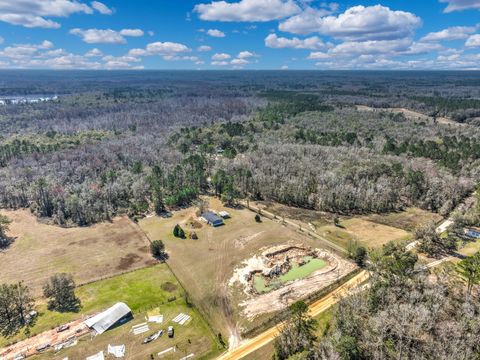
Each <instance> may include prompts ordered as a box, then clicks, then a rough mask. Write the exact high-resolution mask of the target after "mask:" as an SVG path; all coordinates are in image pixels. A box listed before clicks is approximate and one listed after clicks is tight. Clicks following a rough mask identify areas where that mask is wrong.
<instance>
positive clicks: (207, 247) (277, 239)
mask: <svg viewBox="0 0 480 360" xmlns="http://www.w3.org/2000/svg"><path fill="white" fill-rule="evenodd" d="M209 202H210V208H212V209H214V210H216V211H220V210H226V211H228V212H229V213H230V214H231V218H230V219H227V220H226V222H225V225H224V226H221V227H218V228H213V227H211V226H209V225H207V224H205V223H202V224H199V223H194V224H193V225H194V229H193V228H192V227H191V223H192V219H194V218H195V211H194V209H192V208H189V209H184V210H180V211H177V212H175V213H173V216H172V217H171V218H161V217H151V218H147V219H143V220H141V221H140V222H139V225H140V227H141V228H142V229H143V230H144V231H145V232H146V233H147V235H148V236H149V238H150V239H151V240H155V239H161V240H163V241H164V242H165V245H166V249H167V251H168V253H169V255H170V258H169V260H168V264H169V265H170V267H171V268H172V270H173V272H174V273H175V275H176V276H177V278H178V279H179V280H180V282H181V283H182V284H183V286H184V287H185V288H186V289H187V290H188V292H189V293H190V295H191V296H192V299H193V300H194V303H195V304H196V305H197V306H198V307H199V308H200V309H201V311H202V312H203V313H204V314H205V315H206V317H207V318H208V319H209V320H210V323H211V324H212V326H213V327H214V329H215V332H221V333H222V334H223V336H224V338H228V336H230V335H231V334H234V333H235V332H239V331H240V329H239V327H241V326H248V324H246V322H247V320H246V319H245V317H243V316H242V315H241V314H240V308H239V306H238V304H239V302H240V301H241V299H242V295H243V293H241V292H235V291H231V288H230V287H229V286H228V282H229V280H230V278H231V277H232V275H233V270H234V269H235V268H236V267H238V266H240V265H241V263H242V262H243V261H244V260H246V259H248V258H250V257H251V256H252V255H254V254H258V253H260V252H261V249H265V248H266V247H271V246H274V245H280V244H287V243H292V244H305V245H308V246H312V247H321V245H320V244H319V242H318V241H316V240H313V239H310V238H307V237H305V236H304V235H303V234H301V233H299V232H296V231H294V230H292V229H291V228H290V227H287V226H284V225H281V224H279V223H278V222H275V221H272V220H269V219H266V218H262V222H260V223H257V222H256V221H255V219H254V217H255V214H254V213H253V212H251V211H249V210H247V209H232V208H225V207H224V206H222V204H221V203H220V201H219V200H217V199H214V198H209ZM175 224H180V225H181V226H182V228H183V229H185V230H186V232H187V233H188V232H189V231H190V230H192V229H193V230H194V231H195V233H196V234H197V236H198V240H192V239H188V238H187V239H179V238H175V237H174V236H173V234H172V229H173V227H174V226H175Z"/></svg>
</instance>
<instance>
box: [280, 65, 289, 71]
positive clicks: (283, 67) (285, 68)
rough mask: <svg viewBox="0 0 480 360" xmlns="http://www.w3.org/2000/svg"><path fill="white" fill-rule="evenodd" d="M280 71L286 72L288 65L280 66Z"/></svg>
mask: <svg viewBox="0 0 480 360" xmlns="http://www.w3.org/2000/svg"><path fill="white" fill-rule="evenodd" d="M280 70H288V65H282V67H281V68H280Z"/></svg>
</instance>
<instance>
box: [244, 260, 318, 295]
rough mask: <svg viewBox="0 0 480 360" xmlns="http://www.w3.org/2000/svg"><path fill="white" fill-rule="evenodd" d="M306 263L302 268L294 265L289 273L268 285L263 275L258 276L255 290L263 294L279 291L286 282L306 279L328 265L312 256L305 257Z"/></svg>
mask: <svg viewBox="0 0 480 360" xmlns="http://www.w3.org/2000/svg"><path fill="white" fill-rule="evenodd" d="M304 261H305V264H303V265H301V266H299V265H298V264H297V263H294V264H293V266H292V268H291V269H290V270H289V271H288V272H286V273H285V274H283V275H281V276H279V277H278V278H275V279H272V280H270V281H269V282H268V283H267V280H266V279H265V277H263V275H262V274H256V275H255V276H254V278H253V286H254V287H255V290H256V291H257V292H258V293H260V294H262V293H266V292H269V291H271V290H274V289H278V288H279V287H280V286H282V285H283V284H285V283H286V282H288V281H293V280H299V279H303V278H306V277H307V276H309V275H310V274H311V273H313V272H314V271H317V270H320V269H322V268H324V267H325V265H326V262H325V260H322V259H317V258H313V257H311V256H306V257H304Z"/></svg>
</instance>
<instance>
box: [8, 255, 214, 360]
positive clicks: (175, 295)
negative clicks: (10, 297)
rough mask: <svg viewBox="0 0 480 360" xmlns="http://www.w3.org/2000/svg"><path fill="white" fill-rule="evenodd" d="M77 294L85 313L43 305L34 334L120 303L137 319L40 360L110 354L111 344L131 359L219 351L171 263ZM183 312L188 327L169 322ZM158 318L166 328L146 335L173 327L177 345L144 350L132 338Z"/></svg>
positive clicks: (160, 344)
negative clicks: (172, 351) (134, 330)
mask: <svg viewBox="0 0 480 360" xmlns="http://www.w3.org/2000/svg"><path fill="white" fill-rule="evenodd" d="M76 294H77V296H78V297H79V298H80V299H81V301H82V309H81V311H80V312H79V313H63V314H61V313H57V312H52V311H49V310H47V308H46V305H45V304H39V306H38V307H37V310H38V311H39V317H38V320H37V322H36V324H35V326H34V327H33V328H32V329H31V335H35V334H38V333H41V332H43V331H45V330H49V329H52V328H55V327H57V326H59V325H61V324H64V323H67V322H69V321H72V320H75V319H78V318H84V317H86V316H87V315H91V314H94V313H97V312H100V311H102V310H105V309H107V308H108V307H110V306H112V305H114V304H115V303H117V302H124V303H126V304H127V305H128V306H129V307H130V308H131V309H132V312H133V314H134V319H133V320H132V321H130V322H128V323H126V324H124V325H122V326H119V327H117V328H115V329H112V330H109V331H107V332H105V333H104V334H102V335H99V336H97V337H95V338H93V340H91V339H90V337H89V336H86V337H84V338H82V339H81V340H80V342H79V344H78V345H77V346H75V347H72V348H70V349H66V350H62V351H61V352H59V353H58V354H57V355H56V356H55V357H54V354H53V352H48V353H46V354H43V355H41V356H38V357H37V358H38V359H51V358H59V359H63V358H64V357H66V356H68V357H69V358H72V359H82V358H85V357H86V356H89V355H92V354H94V353H96V352H98V351H100V350H104V351H106V348H107V345H108V344H111V345H118V344H126V346H127V353H128V357H127V358H129V359H145V358H147V356H149V355H150V354H153V353H155V354H156V353H157V352H159V351H161V350H164V349H165V348H168V347H170V346H174V345H178V346H179V348H181V347H182V346H183V347H184V348H185V349H187V348H189V347H190V350H192V351H196V352H197V354H198V355H201V354H204V355H205V354H209V353H215V352H217V351H218V347H217V343H216V340H215V336H214V335H213V334H212V332H211V330H210V329H209V327H208V325H207V323H206V322H205V320H204V319H203V318H202V316H201V315H200V314H199V313H198V311H197V310H195V309H194V308H192V307H190V306H188V304H187V303H186V301H185V297H184V291H183V289H182V288H181V286H180V284H179V283H178V282H177V280H176V278H175V276H174V275H173V274H172V272H171V271H170V270H169V268H168V266H167V265H165V264H159V265H155V266H152V267H149V268H144V269H140V270H136V271H133V272H130V273H127V274H123V275H118V276H115V277H112V278H109V279H105V280H101V281H97V282H94V283H90V284H87V285H84V286H80V287H79V288H77V290H76ZM180 312H183V313H186V314H188V315H190V316H191V317H192V320H191V321H190V322H189V323H188V325H184V326H179V325H176V324H174V323H169V322H170V321H171V320H172V319H173V318H174V317H175V316H176V315H178V314H179V313H180ZM153 313H155V314H163V315H164V323H163V324H160V325H156V324H151V325H150V329H151V331H150V332H148V333H146V334H145V336H147V335H148V334H150V333H152V332H154V331H156V330H159V329H166V327H167V326H168V325H175V329H176V336H175V340H170V339H168V338H167V337H166V336H163V337H162V338H161V339H160V340H158V341H156V342H154V343H152V344H149V345H143V344H141V342H142V340H143V338H144V336H143V335H139V336H134V335H132V334H130V333H129V331H130V329H131V327H132V326H133V325H136V324H139V323H142V322H145V316H147V314H151V315H152V314H153ZM22 337H24V335H22V334H19V335H17V336H16V337H15V338H14V339H15V340H20V339H21V338H22ZM12 340H13V339H12V338H11V339H8V340H7V339H5V338H0V346H4V345H6V343H7V342H11V341H12ZM189 340H190V342H189ZM177 357H178V356H177Z"/></svg>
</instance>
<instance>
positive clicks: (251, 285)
mask: <svg viewBox="0 0 480 360" xmlns="http://www.w3.org/2000/svg"><path fill="white" fill-rule="evenodd" d="M354 269H355V265H354V264H352V263H350V262H348V261H346V260H344V259H342V258H340V257H339V256H337V255H334V254H333V253H331V252H329V251H326V250H323V249H312V248H309V247H305V246H302V245H281V246H276V247H273V248H270V249H268V250H266V251H264V252H263V253H262V254H261V255H256V256H253V257H251V258H250V259H248V260H246V261H244V262H243V264H242V266H241V267H239V268H237V269H236V270H235V271H234V275H233V276H232V278H231V279H230V282H229V285H230V286H234V285H235V284H239V285H240V286H241V287H242V288H243V292H244V293H245V294H246V295H247V299H246V300H244V301H243V302H241V303H240V306H241V307H242V308H243V309H242V310H243V313H244V314H245V315H246V316H247V317H248V318H253V317H255V316H256V315H259V314H264V313H269V312H274V311H278V310H281V309H283V308H285V307H286V306H288V305H290V304H291V303H293V302H295V301H297V300H300V299H302V298H305V297H306V296H308V295H310V294H312V293H314V292H317V291H319V290H321V289H322V288H325V287H327V286H328V285H330V284H332V283H333V282H335V281H337V280H338V279H340V278H341V277H343V276H345V275H346V274H348V273H349V272H350V271H352V270H354Z"/></svg>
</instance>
